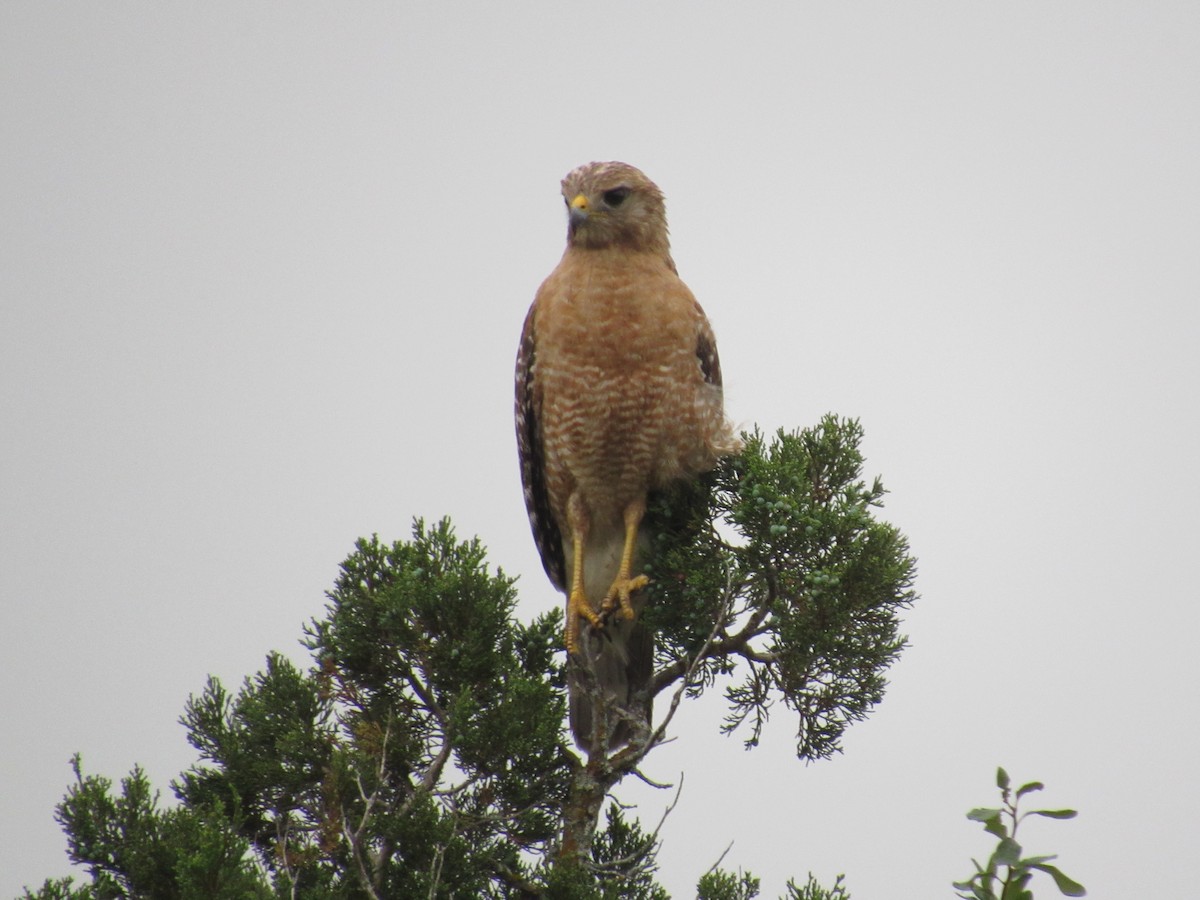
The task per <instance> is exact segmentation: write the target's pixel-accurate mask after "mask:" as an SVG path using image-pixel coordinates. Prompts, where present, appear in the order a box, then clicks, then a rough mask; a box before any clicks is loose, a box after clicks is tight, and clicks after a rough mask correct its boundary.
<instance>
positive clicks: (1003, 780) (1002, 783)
mask: <svg viewBox="0 0 1200 900" xmlns="http://www.w3.org/2000/svg"><path fill="white" fill-rule="evenodd" d="M1009 784H1010V781H1009V777H1008V773H1007V772H1005V771H1004V767H1003V766H999V767H997V769H996V787H998V788H1000V790H1002V791H1007V790H1008V785H1009Z"/></svg>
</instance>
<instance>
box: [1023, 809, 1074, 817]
mask: <svg viewBox="0 0 1200 900" xmlns="http://www.w3.org/2000/svg"><path fill="white" fill-rule="evenodd" d="M1025 815H1027V816H1045V817H1046V818H1047V819H1073V818H1075V817H1076V816H1077V815H1079V813H1077V812H1076V811H1075V810H1073V809H1031V810H1030V811H1029V812H1027V813H1025Z"/></svg>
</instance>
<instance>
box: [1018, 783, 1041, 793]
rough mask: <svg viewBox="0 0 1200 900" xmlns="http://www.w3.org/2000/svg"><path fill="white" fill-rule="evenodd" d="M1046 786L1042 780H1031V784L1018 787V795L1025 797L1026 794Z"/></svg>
mask: <svg viewBox="0 0 1200 900" xmlns="http://www.w3.org/2000/svg"><path fill="white" fill-rule="evenodd" d="M1044 787H1045V785H1044V784H1042V783H1041V782H1040V781H1031V782H1029V784H1023V785H1021V786H1020V787H1019V788H1017V796H1018V797H1024V796H1025V795H1026V794H1029V793H1032V792H1033V791H1040V790H1042V789H1043V788H1044Z"/></svg>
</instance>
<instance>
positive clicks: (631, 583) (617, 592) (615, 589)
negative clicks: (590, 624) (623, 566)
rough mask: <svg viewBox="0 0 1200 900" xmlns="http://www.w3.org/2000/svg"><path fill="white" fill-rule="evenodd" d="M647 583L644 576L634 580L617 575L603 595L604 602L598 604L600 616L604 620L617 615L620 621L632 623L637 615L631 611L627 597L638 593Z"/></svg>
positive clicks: (648, 581)
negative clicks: (626, 620)
mask: <svg viewBox="0 0 1200 900" xmlns="http://www.w3.org/2000/svg"><path fill="white" fill-rule="evenodd" d="M649 583H650V579H649V578H647V577H646V576H645V575H638V576H637V577H635V578H627V577H625V576H623V575H618V576H617V578H616V580H615V581H614V582H613V583H612V587H610V588H609V589H608V593H607V594H605V595H604V602H603V603H601V604H600V613H601V615H603V616H604V617H605V618H606V619H607V618H608V617H609V616H612V615H617V616H620V617H621V618H622V619H628V620H630V621H632V620H633V618H634V617H635V616H636V615H637V613H636V612H635V611H634V609H633V604H632V603H631V602H630V600H629V595H630V594H632V593H633V592H634V591H640V590H641V589H642V588H644V587H645V586H646V585H648V584H649Z"/></svg>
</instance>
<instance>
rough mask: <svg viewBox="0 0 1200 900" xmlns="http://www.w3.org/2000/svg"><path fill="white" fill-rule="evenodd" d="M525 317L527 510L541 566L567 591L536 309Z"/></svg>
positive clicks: (520, 389) (521, 435)
mask: <svg viewBox="0 0 1200 900" xmlns="http://www.w3.org/2000/svg"><path fill="white" fill-rule="evenodd" d="M535 308H536V304H535V306H531V307H530V308H529V314H528V315H527V316H526V317H525V326H524V328H522V329H521V345H520V347H519V349H518V350H517V372H516V393H517V396H516V408H515V413H516V416H515V418H516V426H517V455H518V456H519V457H520V461H521V486H522V487H523V488H524V490H525V510H526V512H528V513H529V527H530V528H531V529H532V530H533V539H534V541H535V542H536V543H537V548H538V553H539V554H541V557H542V566H543V567H544V568H545V569H546V574H547V575H548V576H550V581H551V583H552V584H553V585H554V586H555V587H556V588H558V589H559V590H560V591H566V589H567V588H566V585H567V564H566V559H565V558H564V557H563V543H562V532H560V531H559V530H558V523H557V522H556V521H555V520H554V513H553V512H552V511H551V509H550V494H549V493H548V491H547V490H546V468H545V459H544V447H543V444H542V427H541V421H540V415H541V402H540V396H539V394H540V392H539V391H538V389H537V374H536V358H535V356H536V349H537V341H536V339H535V337H534V333H533V311H534V309H535Z"/></svg>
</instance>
